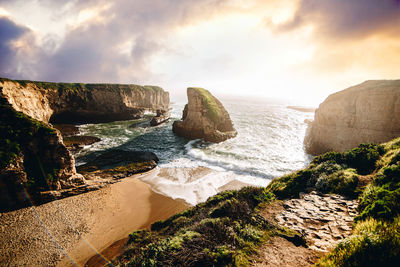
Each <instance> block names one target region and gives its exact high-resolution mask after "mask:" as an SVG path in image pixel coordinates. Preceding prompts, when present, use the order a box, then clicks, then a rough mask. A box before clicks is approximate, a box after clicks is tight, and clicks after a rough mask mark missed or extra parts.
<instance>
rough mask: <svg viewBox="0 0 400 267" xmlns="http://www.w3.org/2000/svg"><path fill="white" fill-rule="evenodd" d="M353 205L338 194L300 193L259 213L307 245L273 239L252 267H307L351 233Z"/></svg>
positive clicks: (354, 209)
mask: <svg viewBox="0 0 400 267" xmlns="http://www.w3.org/2000/svg"><path fill="white" fill-rule="evenodd" d="M356 208H357V202H356V200H349V199H346V198H344V197H343V196H340V195H321V194H318V193H316V192H314V191H313V192H311V193H309V194H304V195H302V196H301V197H300V198H298V199H289V200H284V201H277V202H274V203H273V204H272V205H270V206H267V207H266V208H265V209H264V210H262V211H261V215H263V216H264V217H265V218H266V219H267V220H269V221H271V222H274V223H276V224H278V225H281V226H285V227H288V228H290V229H293V230H296V231H298V232H299V233H300V234H301V235H302V236H303V237H304V238H305V239H306V240H307V243H308V244H309V246H308V247H307V248H306V247H302V246H299V247H296V246H295V245H294V244H293V243H291V242H289V241H287V240H286V239H284V238H281V237H274V238H272V239H271V240H269V242H267V243H265V244H264V245H263V246H262V247H261V248H260V257H259V259H257V263H256V264H255V266H296V267H297V266H307V265H311V264H313V263H315V262H316V261H317V259H318V258H319V257H320V256H321V255H323V254H324V253H326V252H328V251H329V250H330V249H331V248H333V247H334V246H335V245H336V244H337V243H339V242H340V241H341V240H343V239H344V238H345V237H347V236H349V235H350V234H351V230H352V228H351V226H352V222H353V218H354V216H356V214H357V213H356Z"/></svg>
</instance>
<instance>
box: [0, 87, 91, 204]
mask: <svg viewBox="0 0 400 267" xmlns="http://www.w3.org/2000/svg"><path fill="white" fill-rule="evenodd" d="M1 96H2V95H1V94H0V136H1V140H0V191H1V194H0V200H1V201H0V203H1V205H0V209H1V210H8V209H11V208H17V207H21V206H24V205H26V204H29V203H30V201H33V202H37V199H36V197H37V193H38V192H40V191H43V190H48V189H54V190H59V189H62V188H70V187H72V186H75V185H77V184H83V183H84V182H85V180H84V178H83V176H82V175H80V174H78V173H77V172H76V170H75V160H74V158H73V157H72V156H71V154H70V153H69V151H68V149H67V148H66V147H65V146H64V144H63V143H62V137H61V134H60V133H59V132H58V131H57V130H55V129H52V128H51V127H49V126H48V125H46V124H44V123H42V122H39V121H37V120H35V119H32V118H30V117H28V116H26V115H25V114H23V113H21V112H17V111H15V110H14V109H13V108H12V106H11V105H10V104H9V103H8V102H7V100H6V99H5V98H4V97H1ZM26 193H28V194H29V197H30V199H28V195H27V194H26Z"/></svg>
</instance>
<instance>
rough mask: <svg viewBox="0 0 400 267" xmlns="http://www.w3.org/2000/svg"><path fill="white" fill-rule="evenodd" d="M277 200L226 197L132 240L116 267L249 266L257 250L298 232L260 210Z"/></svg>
mask: <svg viewBox="0 0 400 267" xmlns="http://www.w3.org/2000/svg"><path fill="white" fill-rule="evenodd" d="M271 200H273V195H272V194H271V193H269V192H268V190H267V189H265V188H252V187H246V188H243V189H242V190H240V191H225V192H222V193H220V194H218V195H216V196H214V197H211V198H209V199H208V200H207V201H206V202H205V203H202V204H199V205H197V206H195V207H193V208H191V209H189V210H186V211H185V212H182V213H179V214H176V215H174V216H172V217H170V218H169V219H167V220H165V221H159V222H156V223H154V224H153V225H152V227H151V231H147V230H141V231H137V232H134V233H132V234H131V235H130V240H129V242H128V245H127V248H126V251H125V253H124V255H123V256H122V257H120V258H119V259H118V262H116V264H123V265H129V266H182V265H189V266H247V265H248V264H249V259H250V258H251V256H252V255H254V254H256V253H257V246H258V245H259V244H261V243H262V242H263V241H264V240H266V239H268V238H269V237H270V236H273V235H280V236H283V237H286V238H288V239H290V238H293V236H295V235H296V233H295V232H293V231H289V230H287V229H284V228H281V227H279V226H275V225H272V224H270V223H269V222H268V221H267V220H265V219H264V218H263V217H262V216H260V215H259V214H258V212H257V208H259V207H260V206H261V205H265V204H266V203H269V202H270V201H271Z"/></svg>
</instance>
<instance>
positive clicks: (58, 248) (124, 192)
mask: <svg viewBox="0 0 400 267" xmlns="http://www.w3.org/2000/svg"><path fill="white" fill-rule="evenodd" d="M147 175H152V171H150V172H149V173H145V174H140V175H136V176H132V177H129V178H125V179H123V180H122V181H121V182H118V183H115V184H112V185H110V186H107V187H105V188H103V189H100V190H97V191H92V192H88V193H85V194H81V195H77V196H73V197H69V198H64V199H61V200H57V201H53V202H50V203H47V204H44V205H41V206H36V207H29V208H24V209H20V210H16V211H12V212H7V213H0V225H1V228H0V265H2V266H21V265H29V266H56V265H57V266H76V265H78V266H83V265H84V264H85V263H86V262H87V261H88V260H89V259H90V258H91V257H92V256H93V255H95V254H96V253H99V252H102V251H103V250H104V249H106V248H108V247H110V246H111V245H113V244H114V243H115V242H117V241H119V240H122V239H124V238H127V236H128V234H129V233H130V232H132V231H134V230H137V229H142V228H146V227H148V226H149V225H150V224H151V223H153V222H155V221H157V220H160V219H166V218H168V217H170V216H171V215H173V214H175V213H177V212H180V211H183V210H185V209H186V208H188V207H189V205H188V204H186V203H185V202H184V201H181V200H173V199H171V198H169V197H166V196H163V195H161V194H158V193H155V192H154V191H152V190H151V188H150V186H149V185H148V184H146V183H144V182H142V181H140V180H139V179H138V178H143V177H144V176H147ZM120 242H121V241H120ZM114 245H115V244H114Z"/></svg>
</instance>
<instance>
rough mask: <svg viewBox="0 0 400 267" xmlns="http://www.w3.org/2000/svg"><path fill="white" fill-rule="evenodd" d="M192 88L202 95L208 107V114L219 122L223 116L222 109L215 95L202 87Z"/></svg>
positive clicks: (209, 117)
mask: <svg viewBox="0 0 400 267" xmlns="http://www.w3.org/2000/svg"><path fill="white" fill-rule="evenodd" d="M190 89H192V90H195V91H196V92H198V93H199V94H200V95H201V96H202V101H203V105H204V107H205V108H206V116H207V118H208V119H210V120H211V121H213V122H215V123H218V122H219V118H220V117H221V116H222V111H221V108H220V104H219V103H218V102H217V100H216V99H215V97H213V96H212V95H211V93H210V92H209V91H208V90H206V89H204V88H200V87H190Z"/></svg>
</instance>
